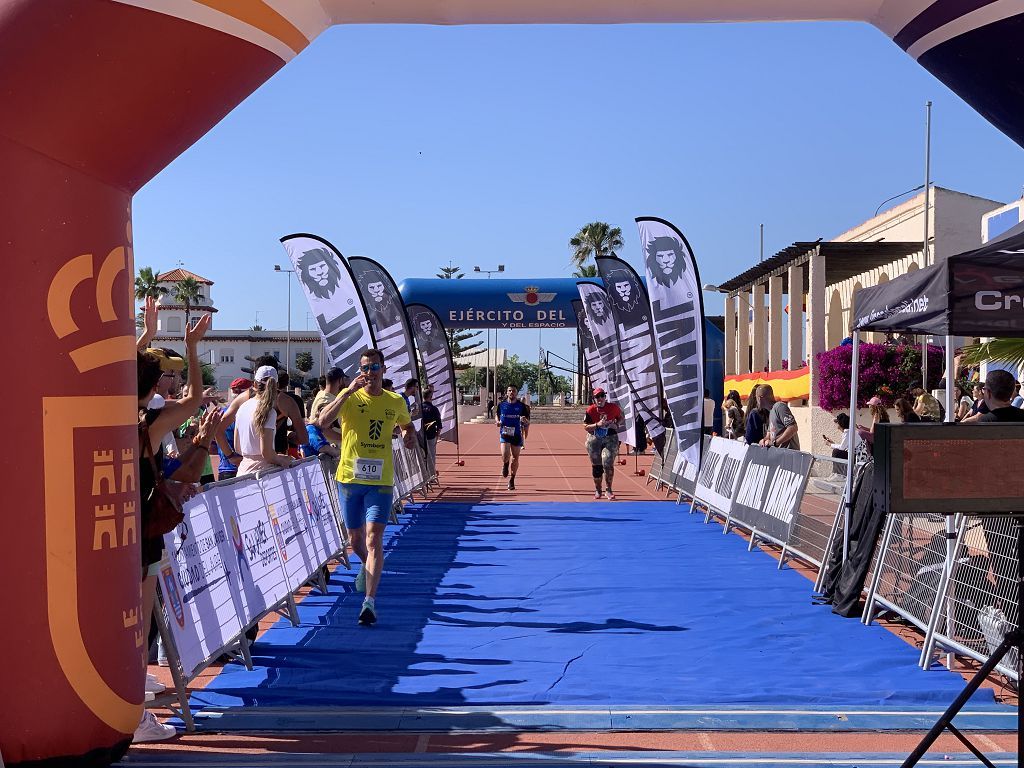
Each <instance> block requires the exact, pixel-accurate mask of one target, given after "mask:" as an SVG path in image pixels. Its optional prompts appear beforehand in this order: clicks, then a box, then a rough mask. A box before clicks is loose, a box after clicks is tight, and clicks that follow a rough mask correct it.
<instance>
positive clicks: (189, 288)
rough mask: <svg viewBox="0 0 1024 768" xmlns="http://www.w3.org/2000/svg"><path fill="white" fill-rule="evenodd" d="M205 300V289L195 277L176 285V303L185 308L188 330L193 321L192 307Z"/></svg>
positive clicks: (187, 278)
mask: <svg viewBox="0 0 1024 768" xmlns="http://www.w3.org/2000/svg"><path fill="white" fill-rule="evenodd" d="M202 299H203V289H202V286H200V285H199V281H198V280H196V279H195V278H194V277H186V278H184V279H183V280H179V281H178V282H176V283H175V284H174V301H175V302H176V303H178V304H183V305H184V306H185V327H186V328H188V327H189V325H190V322H189V321H190V320H191V319H192V307H194V306H196V305H197V304H199V302H200V301H202Z"/></svg>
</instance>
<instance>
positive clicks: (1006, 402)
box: [978, 371, 1024, 423]
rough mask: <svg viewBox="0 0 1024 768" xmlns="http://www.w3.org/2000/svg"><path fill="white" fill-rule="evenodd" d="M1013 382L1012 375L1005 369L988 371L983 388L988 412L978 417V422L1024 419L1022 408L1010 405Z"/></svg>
mask: <svg viewBox="0 0 1024 768" xmlns="http://www.w3.org/2000/svg"><path fill="white" fill-rule="evenodd" d="M1015 383H1016V382H1015V381H1014V380H1013V377H1012V376H1011V375H1010V374H1009V373H1008V372H1006V371H989V373H988V376H986V377H985V386H984V388H983V389H984V392H985V405H987V406H988V413H986V414H985V415H984V416H982V417H981V418H980V419H978V421H979V422H984V423H991V422H1007V421H1024V410H1021V409H1020V408H1014V407H1013V406H1012V405H1010V401H1012V400H1013V392H1014V386H1013V385H1014V384H1015Z"/></svg>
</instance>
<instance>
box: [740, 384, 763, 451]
mask: <svg viewBox="0 0 1024 768" xmlns="http://www.w3.org/2000/svg"><path fill="white" fill-rule="evenodd" d="M758 389H759V387H754V388H753V389H751V390H750V395H749V396H748V397H747V420H746V422H745V423H744V425H743V439H744V440H746V441H747V444H748V445H760V444H761V442H762V441H763V440H764V438H765V435H767V434H768V412H767V411H762V410H761V409H760V408H759V407H758V405H757V390H758Z"/></svg>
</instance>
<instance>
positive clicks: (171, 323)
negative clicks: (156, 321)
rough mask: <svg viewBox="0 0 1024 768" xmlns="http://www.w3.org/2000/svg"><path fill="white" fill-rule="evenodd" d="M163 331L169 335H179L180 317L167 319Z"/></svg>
mask: <svg viewBox="0 0 1024 768" xmlns="http://www.w3.org/2000/svg"><path fill="white" fill-rule="evenodd" d="M164 330H165V331H168V332H169V333H181V318H180V317H168V318H167V319H166V320H165V321H164Z"/></svg>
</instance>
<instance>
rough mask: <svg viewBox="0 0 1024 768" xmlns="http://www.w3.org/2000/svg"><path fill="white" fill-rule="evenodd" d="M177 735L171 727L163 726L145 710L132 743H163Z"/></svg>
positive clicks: (175, 730)
mask: <svg viewBox="0 0 1024 768" xmlns="http://www.w3.org/2000/svg"><path fill="white" fill-rule="evenodd" d="M177 734H178V731H177V729H176V728H175V727H174V726H173V725H164V724H163V723H161V722H160V721H159V720H157V719H156V716H155V715H154V714H153V713H152V712H150V711H149V710H148V709H147V710H145V711H144V712H143V713H142V721H141V722H140V723H139V727H138V728H136V729H135V735H134V736H132V743H133V744H146V743H148V742H151V741H163V740H164V739H170V738H172V737H173V736H176V735H177Z"/></svg>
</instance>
